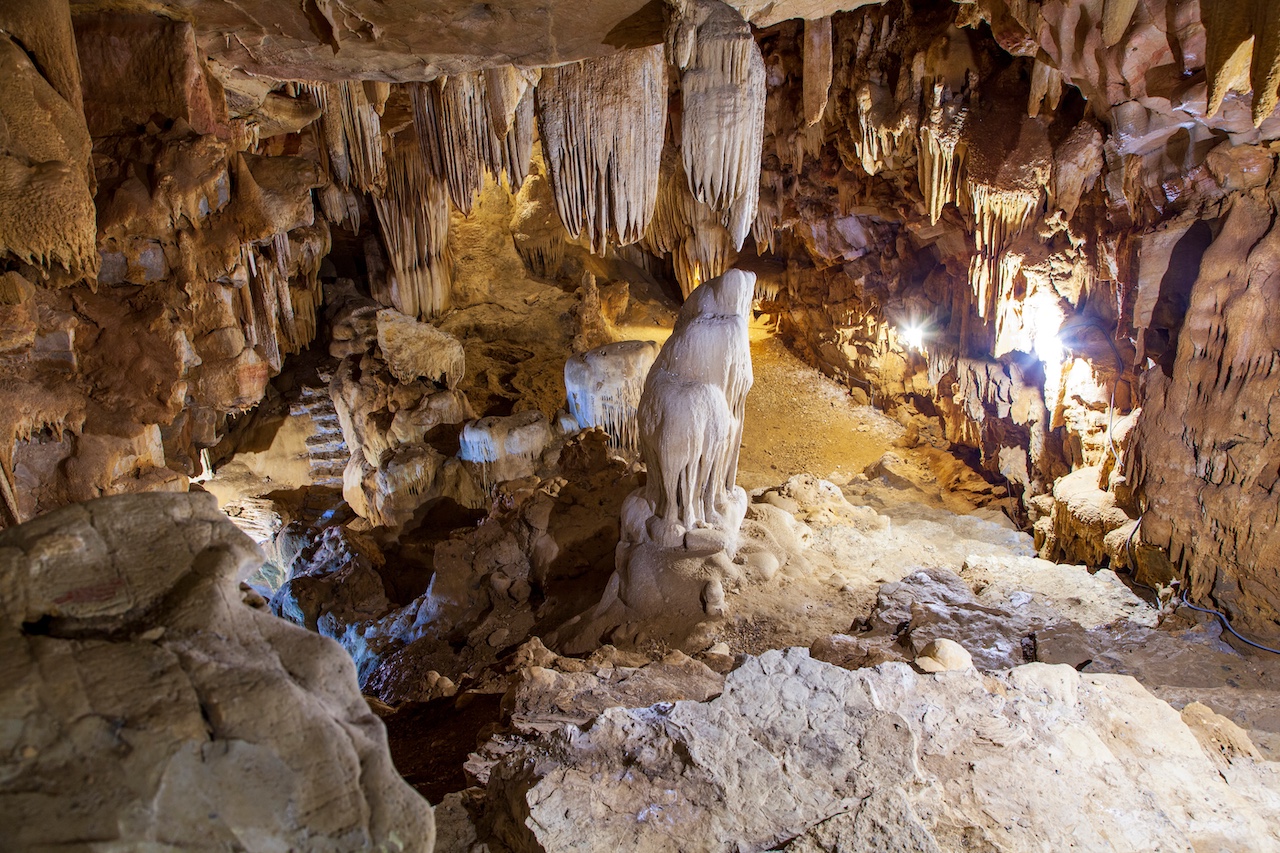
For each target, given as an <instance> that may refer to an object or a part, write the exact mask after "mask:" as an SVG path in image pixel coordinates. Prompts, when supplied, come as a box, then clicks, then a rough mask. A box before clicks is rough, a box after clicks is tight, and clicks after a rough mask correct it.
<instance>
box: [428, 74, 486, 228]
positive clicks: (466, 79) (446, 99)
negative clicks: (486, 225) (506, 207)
mask: <svg viewBox="0 0 1280 853" xmlns="http://www.w3.org/2000/svg"><path fill="white" fill-rule="evenodd" d="M432 95H433V98H434V100H435V117H436V124H435V127H434V128H433V129H431V130H433V132H434V133H433V135H434V139H435V144H436V145H437V146H438V149H439V152H440V155H439V161H440V163H441V164H442V166H443V168H444V171H443V173H442V174H441V177H442V178H444V181H445V185H446V186H447V187H448V188H449V197H450V198H451V199H453V206H454V207H456V208H457V209H458V210H460V211H462V212H463V213H467V214H469V213H471V208H472V205H474V203H475V199H476V197H477V196H478V195H480V190H481V189H483V188H484V168H485V165H486V164H487V163H488V162H489V153H490V152H489V145H490V141H489V140H490V136H491V131H490V126H489V110H488V103H487V101H486V99H485V92H484V78H483V76H482V74H481V72H478V71H477V72H472V73H469V74H458V75H455V76H453V77H450V78H448V79H446V80H444V81H436V82H435V83H433V84H432ZM423 131H424V128H419V129H418V132H419V133H420V134H421V133H422V132H423ZM429 139H430V137H429ZM433 161H434V158H432V159H431V160H428V161H427V162H428V163H431V162H433Z"/></svg>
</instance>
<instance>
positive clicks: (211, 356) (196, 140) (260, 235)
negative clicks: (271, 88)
mask: <svg viewBox="0 0 1280 853" xmlns="http://www.w3.org/2000/svg"><path fill="white" fill-rule="evenodd" d="M37 12H38V13H39V14H38V15H37V14H36V13H37ZM24 13H29V14H28V17H27V18H23V14H24ZM5 14H6V15H11V16H14V17H16V18H17V19H18V24H23V23H25V22H26V21H27V20H36V21H53V22H55V23H56V24H57V27H55V28H52V29H50V27H53V24H47V25H46V26H45V27H43V28H42V29H41V30H40V31H39V33H40V34H41V35H42V37H43V38H44V39H45V41H46V42H47V44H43V46H42V47H40V48H39V49H40V50H45V51H46V52H48V51H53V50H54V48H57V49H58V51H59V52H57V53H56V59H55V60H50V59H47V58H44V54H42V53H40V52H39V51H38V50H32V49H31V48H30V47H29V45H30V44H36V45H41V44H42V43H41V42H40V41H39V40H37V41H35V42H31V41H30V40H28V41H23V30H22V29H21V27H20V26H10V23H9V22H8V21H6V22H5V30H6V31H7V32H9V33H12V34H13V35H11V36H9V37H8V39H7V40H6V41H5V44H6V45H8V47H7V48H5V49H6V50H8V59H7V60H6V61H9V62H11V64H12V67H13V68H14V76H13V77H12V78H6V79H12V80H14V81H15V82H16V83H17V84H18V85H15V86H13V87H8V86H7V87H6V93H5V97H3V98H0V102H3V107H2V108H3V109H4V110H5V111H6V123H7V128H8V132H9V136H8V139H7V140H6V142H5V148H6V151H5V155H4V163H5V168H6V173H7V176H8V177H7V178H6V181H7V182H8V181H18V182H22V181H25V184H24V183H19V185H18V186H17V187H16V188H14V189H12V190H9V189H6V192H5V193H4V194H3V195H2V196H0V208H2V209H3V216H2V217H0V218H2V219H3V222H4V225H3V228H2V229H0V270H3V273H2V275H3V280H4V294H3V296H4V298H3V300H0V301H2V302H3V303H4V304H3V306H0V312H3V324H4V329H5V331H4V334H3V336H2V337H3V340H0V360H3V370H2V371H0V375H2V376H3V379H0V412H2V414H0V419H2V420H3V428H0V434H3V435H4V437H5V441H3V442H0V464H2V465H3V468H4V477H3V478H2V479H3V481H4V485H5V488H4V492H5V497H6V500H5V501H4V505H5V516H6V518H5V520H6V522H8V523H13V522H14V521H21V520H24V519H27V518H31V517H33V516H35V515H38V514H40V513H42V512H44V511H46V510H49V509H52V508H54V507H57V506H61V505H63V504H67V503H72V502H76V501H83V500H88V499H90V498H93V497H97V496H100V495H105V494H117V493H122V492H133V491H152V490H157V489H176V490H185V488H186V485H187V477H188V476H190V475H194V474H196V473H198V472H199V461H198V457H199V452H198V451H199V448H201V447H209V446H212V445H213V444H215V443H216V442H217V437H218V434H219V432H220V431H221V430H222V429H223V427H224V425H225V419H226V416H227V414H228V413H232V412H240V411H243V410H245V409H247V408H248V407H250V406H253V405H254V404H256V403H257V402H258V401H259V400H260V399H261V398H262V396H263V394H264V391H265V389H266V384H267V380H268V379H269V377H270V376H271V375H273V374H274V373H275V372H278V371H279V369H280V365H281V359H282V358H283V357H284V355H286V354H288V353H290V352H296V351H298V350H299V349H301V348H302V347H303V346H305V345H306V344H308V343H309V342H310V340H311V339H312V337H314V335H315V322H316V321H315V310H316V307H317V305H318V304H319V301H320V294H319V284H318V280H317V278H316V274H317V272H318V269H319V263H320V260H321V259H322V258H323V257H324V255H325V254H327V253H328V251H329V232H328V228H327V224H326V223H325V222H324V221H323V220H317V219H316V217H315V214H314V210H313V205H312V200H311V189H312V187H313V186H315V185H316V169H315V167H314V165H313V164H312V163H311V162H310V161H307V160H302V159H299V158H295V157H287V156H282V157H267V156H262V154H259V153H253V152H251V151H250V150H249V149H250V143H251V142H252V141H254V140H251V139H250V137H249V135H248V134H247V133H246V127H245V125H244V123H243V122H236V121H234V120H232V119H231V118H230V117H229V115H228V110H227V105H226V98H225V96H224V94H223V89H222V87H221V85H220V84H219V83H218V81H217V80H216V79H215V78H213V77H212V76H211V75H210V74H209V72H208V69H207V66H206V64H205V61H204V59H203V57H202V56H201V54H200V52H199V51H198V50H197V48H196V45H195V41H194V37H193V31H192V28H191V26H190V24H186V23H181V22H176V21H169V20H166V19H163V18H160V17H157V16H155V15H149V14H139V15H126V14H115V13H111V14H86V15H77V16H76V17H75V18H74V28H73V20H72V18H71V16H70V15H69V13H68V9H67V6H66V4H58V3H43V2H41V3H35V2H34V1H33V2H24V3H19V4H16V5H10V6H6V12H5ZM51 34H57V35H58V36H59V38H58V40H56V42H55V41H53V40H52V36H51ZM15 44H25V45H28V49H27V50H26V51H23V50H21V49H19V48H15V47H14V45H15ZM33 56H34V57H35V59H36V60H37V62H38V68H37V65H36V64H35V63H33V62H32V61H31V57H33ZM24 63H25V64H24ZM82 79H83V99H84V101H83V102H84V103H85V104H87V105H88V106H87V109H85V110H83V111H82V110H81V108H80V104H81V80H82ZM64 91H65V92H66V94H65V96H64V95H63V94H62V93H63V92H64ZM28 93H30V98H29V99H26V96H27V95H28ZM33 103H34V106H32V104H33ZM28 109H29V110H30V112H24V110H28ZM24 121H25V122H26V124H25V125H24V124H23V122H24ZM91 190H92V191H93V196H92V197H90V195H89V193H90V191H91ZM95 224H96V227H95ZM41 240H43V241H45V243H46V244H47V246H48V247H52V248H44V247H42V246H43V245H44V244H42V243H40V241H41Z"/></svg>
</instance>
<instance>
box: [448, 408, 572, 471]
mask: <svg viewBox="0 0 1280 853" xmlns="http://www.w3.org/2000/svg"><path fill="white" fill-rule="evenodd" d="M459 441H460V443H461V448H460V449H459V451H458V458H460V459H462V460H463V461H465V462H473V463H476V464H478V465H479V466H480V478H481V482H482V483H483V485H484V488H485V490H486V491H490V490H492V489H493V487H494V486H496V485H497V484H498V483H503V482H506V481H507V480H515V479H518V478H520V477H527V476H529V475H530V474H532V473H533V472H534V470H535V468H536V467H537V462H538V458H539V457H541V456H542V452H543V451H544V450H546V449H547V445H548V444H550V443H551V425H550V423H548V421H547V416H546V415H544V414H542V412H539V411H536V410H530V411H527V412H520V413H519V414H515V415H511V416H509V417H505V418H503V417H489V418H481V419H480V420H478V421H470V422H468V423H467V425H466V426H464V427H463V428H462V435H461V437H460V438H459Z"/></svg>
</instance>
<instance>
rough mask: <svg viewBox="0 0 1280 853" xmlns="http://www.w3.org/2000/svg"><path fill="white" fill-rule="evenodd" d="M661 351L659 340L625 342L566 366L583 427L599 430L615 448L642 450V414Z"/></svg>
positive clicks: (573, 410) (573, 408) (572, 408)
mask: <svg viewBox="0 0 1280 853" xmlns="http://www.w3.org/2000/svg"><path fill="white" fill-rule="evenodd" d="M658 351H659V347H658V345H657V344H656V343H654V342H653V341H619V342H617V343H612V344H605V345H604V346H599V347H596V348H594V349H590V350H587V351H586V352H584V353H581V354H579V355H575V356H574V357H573V358H571V359H569V360H568V361H566V362H565V363H564V387H565V391H566V394H567V396H568V404H569V414H570V415H572V416H573V419H574V421H575V422H576V423H577V425H578V426H579V427H580V428H582V429H590V428H591V427H599V428H601V429H603V430H604V431H605V432H606V433H608V434H609V444H610V446H612V447H615V448H617V449H619V450H622V451H625V452H626V453H629V454H631V455H632V456H634V455H636V454H638V453H639V452H640V423H639V421H638V420H637V412H638V410H639V408H640V400H641V396H642V394H643V392H644V386H645V380H646V378H647V377H648V376H649V370H650V368H652V367H653V363H654V360H655V359H656V358H657V357H658Z"/></svg>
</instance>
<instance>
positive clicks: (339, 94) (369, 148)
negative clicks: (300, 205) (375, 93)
mask: <svg viewBox="0 0 1280 853" xmlns="http://www.w3.org/2000/svg"><path fill="white" fill-rule="evenodd" d="M297 88H298V92H299V94H300V96H302V97H305V98H308V99H310V100H311V101H312V102H313V103H314V104H315V105H316V106H318V107H319V108H320V111H321V114H320V119H319V120H318V121H316V122H314V123H313V124H312V125H311V132H312V133H313V134H315V137H316V151H317V152H318V155H319V159H320V171H321V174H323V175H324V177H325V179H326V180H327V181H328V182H329V186H327V187H325V188H324V189H323V190H322V191H321V193H320V204H321V209H322V210H323V211H324V214H325V216H326V217H327V218H328V219H329V220H330V221H331V222H334V223H342V224H345V225H346V226H347V227H348V228H349V229H350V230H352V231H353V232H358V231H359V230H360V208H359V205H358V203H357V202H356V200H355V197H354V196H353V195H352V193H351V190H352V189H358V190H360V191H361V192H378V191H380V190H381V188H382V187H383V186H384V185H385V184H386V162H385V158H384V156H383V152H382V129H381V128H382V125H381V121H380V118H379V116H378V113H377V112H376V111H375V110H374V107H373V105H372V104H371V103H369V101H368V99H367V98H366V97H365V91H364V87H363V86H361V85H360V84H359V83H358V82H356V83H346V82H343V83H299V84H297Z"/></svg>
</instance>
